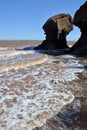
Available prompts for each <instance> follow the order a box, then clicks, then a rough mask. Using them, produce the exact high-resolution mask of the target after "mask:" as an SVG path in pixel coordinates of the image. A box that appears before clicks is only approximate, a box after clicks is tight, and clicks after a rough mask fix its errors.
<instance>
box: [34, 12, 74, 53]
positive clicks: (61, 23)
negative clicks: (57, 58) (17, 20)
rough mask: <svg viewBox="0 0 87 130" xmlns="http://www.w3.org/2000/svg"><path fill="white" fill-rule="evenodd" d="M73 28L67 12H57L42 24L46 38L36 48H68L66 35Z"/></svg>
mask: <svg viewBox="0 0 87 130" xmlns="http://www.w3.org/2000/svg"><path fill="white" fill-rule="evenodd" d="M72 29H73V25H72V17H71V16H70V15H69V14H57V15H55V16H53V17H51V18H49V19H48V20H47V21H46V23H45V24H44V25H43V30H44V32H45V34H46V40H44V41H43V42H42V44H41V45H39V46H38V47H36V49H43V50H52V49H60V48H61V49H63V48H68V46H67V41H66V36H67V35H68V34H69V32H70V31H71V30H72Z"/></svg>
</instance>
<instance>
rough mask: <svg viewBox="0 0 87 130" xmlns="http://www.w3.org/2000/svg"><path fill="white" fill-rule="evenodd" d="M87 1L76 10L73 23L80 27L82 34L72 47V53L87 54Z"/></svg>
mask: <svg viewBox="0 0 87 130" xmlns="http://www.w3.org/2000/svg"><path fill="white" fill-rule="evenodd" d="M86 12H87V1H86V2H85V3H84V4H83V5H82V6H81V7H80V8H79V9H78V10H77V11H76V13H75V15H74V20H73V24H74V25H75V26H77V27H79V29H80V31H81V36H80V38H79V40H78V41H77V42H76V43H75V45H74V46H73V47H72V48H71V49H70V51H71V52H72V54H76V55H87V13H86Z"/></svg>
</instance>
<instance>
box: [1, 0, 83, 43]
mask: <svg viewBox="0 0 87 130" xmlns="http://www.w3.org/2000/svg"><path fill="white" fill-rule="evenodd" d="M84 2H85V0H0V40H14V39H15V40H43V39H45V35H44V31H43V29H42V26H43V24H44V23H45V22H46V20H47V19H48V18H49V17H51V16H53V15H55V14H59V13H69V14H71V16H72V17H73V16H74V13H75V11H76V10H77V9H78V8H79V7H80V6H81V5H82V4H83V3H84ZM79 36H80V30H79V29H78V28H77V27H74V30H73V31H71V32H70V34H69V35H68V36H67V39H68V40H73V41H74V40H77V39H78V38H79Z"/></svg>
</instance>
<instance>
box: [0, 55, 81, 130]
mask: <svg viewBox="0 0 87 130" xmlns="http://www.w3.org/2000/svg"><path fill="white" fill-rule="evenodd" d="M29 56H30V57H29ZM42 57H45V55H41V54H36V53H34V54H33V55H32V54H31V55H30V54H26V55H20V56H19V55H17V56H11V57H8V56H7V57H3V59H2V61H3V62H2V63H3V65H4V63H6V65H8V63H9V62H10V61H11V63H9V64H11V65H13V66H14V64H15V65H17V66H18V63H22V62H23V63H24V66H23V67H20V66H21V65H19V66H18V69H16V67H14V68H11V69H10V68H9V69H8V71H6V70H5V71H1V69H0V71H1V72H0V130H21V129H23V130H33V129H34V128H35V127H37V126H38V127H40V126H42V125H43V124H44V123H45V122H46V120H47V119H49V118H51V117H52V116H54V115H55V114H57V113H58V112H59V111H60V109H61V108H62V107H63V106H64V105H66V104H67V103H70V102H71V101H72V100H73V99H74V96H73V94H72V93H71V92H70V91H68V90H67V89H65V88H64V82H68V81H72V80H73V79H75V78H76V75H75V73H76V72H81V71H82V69H81V70H80V69H78V68H77V66H81V65H80V64H79V63H78V60H76V59H74V57H73V56H69V55H67V56H60V58H57V59H55V58H51V59H49V60H47V59H48V57H47V58H46V60H47V61H46V60H45V61H46V62H44V63H43V64H40V65H38V66H32V64H31V66H30V67H27V66H26V65H25V62H27V60H29V59H30V60H32V59H33V62H34V63H35V59H37V61H36V64H37V63H40V62H41V63H42V61H43V58H42ZM61 58H62V59H61ZM68 58H69V59H68ZM39 59H40V60H39ZM67 59H68V60H67ZM36 64H34V65H36ZM6 67H7V66H6ZM73 67H74V69H73ZM4 69H5V68H4ZM60 81H61V82H60Z"/></svg>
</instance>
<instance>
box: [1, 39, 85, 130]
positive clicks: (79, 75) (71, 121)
mask: <svg viewBox="0 0 87 130" xmlns="http://www.w3.org/2000/svg"><path fill="white" fill-rule="evenodd" d="M40 43H41V41H13V42H12V41H11V42H9V41H8V42H7V41H1V42H0V47H9V46H10V47H12V48H14V47H15V48H20V47H26V46H30V45H34V46H36V45H38V44H40ZM69 44H70V43H69ZM49 58H53V60H54V61H53V62H54V63H53V65H54V66H51V67H52V69H53V68H55V71H56V72H57V73H58V75H60V73H59V71H58V69H59V68H60V67H59V68H58V67H57V66H56V65H57V64H58V63H59V62H60V60H59V58H62V61H63V63H64V64H66V63H67V62H70V60H71V61H72V60H74V62H75V58H74V59H73V57H72V56H71V57H69V58H65V57H64V60H63V57H61V56H60V57H59V56H55V57H54V56H49ZM55 59H56V60H55ZM77 59H78V60H79V63H80V65H79V66H78V64H76V63H75V64H73V66H68V70H69V69H71V70H76V78H74V79H73V80H68V78H69V77H68V75H67V76H66V80H62V79H61V80H59V81H58V83H60V85H61V86H63V87H64V89H66V90H68V91H70V92H71V93H72V94H73V95H74V100H73V102H72V103H70V104H68V105H65V106H64V107H63V108H62V109H61V110H60V111H59V112H58V114H56V115H55V116H54V117H52V118H50V119H49V120H47V122H46V124H44V125H43V127H41V128H38V127H37V128H35V129H34V130H77V129H78V130H87V58H86V57H85V58H84V57H76V60H77ZM70 63H71V62H70ZM44 65H45V66H46V67H47V68H48V65H46V63H45V64H44ZM46 67H45V68H46ZM64 68H65V69H66V66H63V71H64ZM80 70H81V71H80ZM42 71H43V69H42ZM19 72H20V71H19ZM13 73H14V70H13ZM17 73H18V72H17ZM40 73H41V72H40ZM40 73H39V75H40ZM66 73H67V71H66ZM48 75H49V73H48ZM54 76H56V75H54ZM28 78H29V77H28ZM30 78H33V77H30ZM60 78H61V76H60ZM54 79H55V77H54V78H52V79H51V80H50V81H51V82H53V84H55V85H56V86H57V85H58V84H57V82H55V81H54ZM31 81H32V82H33V79H32V80H31ZM27 82H28V81H27V79H26V84H27ZM34 82H35V80H34ZM17 83H18V82H17ZM18 84H19V83H18ZM33 84H34V83H33ZM61 86H60V88H61ZM10 87H11V88H12V86H10ZM21 87H22V86H20V89H22V88H21ZM23 89H26V90H24V91H25V92H26V91H27V89H28V88H26V87H25V88H23ZM61 89H63V88H61ZM6 91H7V90H6ZM15 93H16V91H15ZM11 102H12V101H11ZM13 102H14V103H15V102H16V99H14V100H13ZM9 105H12V104H9ZM1 114H2V113H1ZM19 118H21V117H20V115H19ZM42 118H43V117H42Z"/></svg>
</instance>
